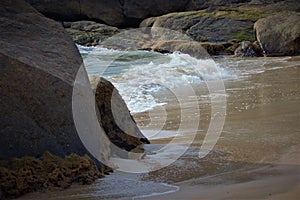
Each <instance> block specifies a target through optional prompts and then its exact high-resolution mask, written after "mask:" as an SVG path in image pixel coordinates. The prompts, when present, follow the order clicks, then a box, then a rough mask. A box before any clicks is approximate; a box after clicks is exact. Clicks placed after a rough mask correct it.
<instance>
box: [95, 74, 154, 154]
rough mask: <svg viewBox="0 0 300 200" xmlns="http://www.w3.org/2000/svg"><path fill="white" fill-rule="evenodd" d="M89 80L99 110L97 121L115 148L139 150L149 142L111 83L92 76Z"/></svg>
mask: <svg viewBox="0 0 300 200" xmlns="http://www.w3.org/2000/svg"><path fill="white" fill-rule="evenodd" d="M90 81H91V84H92V88H93V90H94V92H95V99H96V106H97V108H98V110H99V115H100V117H99V119H100V120H99V123H100V124H101V126H102V127H103V129H104V131H105V133H106V135H107V136H108V138H109V139H110V141H111V142H112V143H113V144H114V145H116V147H117V148H119V149H123V150H126V151H127V152H129V151H132V150H133V151H135V150H137V151H140V150H141V148H140V145H141V144H149V141H148V139H147V138H146V137H145V136H144V135H143V134H142V133H141V131H140V130H139V128H138V127H137V125H136V123H135V121H134V119H133V118H132V116H131V115H130V112H129V110H128V108H127V105H126V104H125V102H124V100H123V99H122V97H121V96H120V94H119V92H118V90H117V89H116V88H115V87H114V86H113V84H112V83H110V82H109V81H107V80H106V79H104V78H100V77H93V76H91V77H90ZM134 149H135V150H134ZM114 150H116V148H114ZM120 151H122V150H120ZM122 154H123V153H122Z"/></svg>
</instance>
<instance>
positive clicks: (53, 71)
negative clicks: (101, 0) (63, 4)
mask: <svg viewBox="0 0 300 200" xmlns="http://www.w3.org/2000/svg"><path fill="white" fill-rule="evenodd" d="M92 25H93V24H92ZM79 26H80V24H79ZM85 28H86V27H85ZM0 32H1V38H0V45H1V49H0V66H1V67H0V72H1V78H0V90H1V96H0V110H1V115H0V163H2V161H8V166H7V167H8V168H10V167H13V166H12V165H9V164H10V163H13V162H12V161H13V160H15V158H23V157H28V156H30V157H33V158H34V159H35V158H37V159H38V160H40V159H41V160H43V159H44V156H42V155H43V154H44V153H45V152H50V153H51V154H53V155H55V156H58V157H60V158H65V157H67V156H69V155H70V154H77V155H78V156H85V155H87V156H88V157H89V158H91V159H89V158H88V157H83V158H78V160H79V163H81V164H82V165H81V164H80V166H82V167H80V166H79V168H80V169H79V171H78V174H77V175H76V177H77V176H80V174H81V175H82V176H83V177H85V175H84V173H89V169H90V170H92V171H91V172H92V173H93V174H92V175H91V176H86V177H87V178H88V179H89V177H90V178H91V179H95V178H96V177H98V175H99V174H100V175H103V174H104V173H105V172H106V171H107V170H109V169H110V168H109V167H106V166H105V165H108V164H109V156H110V141H109V139H108V138H109V137H112V138H114V139H115V140H116V139H120V140H121V141H122V142H120V147H121V148H124V149H126V150H132V149H134V148H135V147H137V146H138V145H139V144H142V143H145V142H148V140H147V139H146V138H144V137H143V136H142V134H141V133H140V132H139V130H138V128H137V127H136V125H135V123H134V121H133V120H132V119H131V121H126V120H128V119H129V118H130V117H131V116H130V115H129V111H128V110H126V109H127V107H126V105H124V102H123V104H122V102H121V103H119V104H118V112H124V114H123V113H117V115H120V117H122V119H121V120H125V123H124V124H126V127H127V129H124V128H123V129H122V133H121V131H120V130H119V129H117V127H116V126H117V125H119V126H120V124H122V123H123V121H122V123H120V122H118V123H117V122H115V119H114V118H113V117H112V115H111V112H110V111H109V107H110V106H111V100H112V99H113V98H114V97H115V96H109V98H106V99H104V100H103V99H102V101H101V106H102V107H105V109H104V111H102V110H101V111H100V112H99V110H98V108H96V106H95V105H96V100H95V95H94V93H93V91H92V89H91V86H90V82H89V79H88V76H87V74H86V71H85V68H84V65H83V62H82V59H81V56H80V54H79V52H78V49H77V48H76V46H75V44H74V42H73V41H72V39H71V37H70V36H69V35H68V34H67V33H66V31H65V30H64V28H63V27H62V26H61V24H59V23H58V22H55V21H53V20H50V19H48V18H45V17H44V16H43V15H42V14H40V13H38V12H37V11H36V10H34V9H33V8H32V7H31V6H30V5H29V4H27V3H25V2H24V1H23V0H14V1H1V2H0ZM106 86H107V87H108V88H106ZM112 88H113V86H112V85H110V84H108V83H106V85H104V86H103V87H99V89H97V95H101V93H102V92H103V93H104V94H106V95H108V92H107V90H109V91H110V90H113V89H112ZM102 90H103V91H102ZM116 98H118V100H119V102H120V101H121V100H120V99H121V97H120V96H118V97H116ZM97 102H98V100H97ZM122 106H123V107H122ZM102 107H101V108H102ZM105 112H107V113H105ZM100 114H101V117H102V118H100ZM107 116H110V117H107ZM124 116H126V117H124ZM102 119H103V120H102ZM117 119H118V118H117ZM130 123H132V124H130ZM112 124H113V127H111V125H112ZM132 127H134V129H131V128H132ZM113 128H116V129H115V130H114V129H113ZM105 130H109V131H108V132H107V133H105ZM114 131H115V132H114ZM129 133H130V134H131V135H130V134H129ZM126 134H128V135H130V140H129V139H128V137H129V136H127V135H126ZM108 136H109V137H108ZM117 136H118V137H117ZM134 136H136V137H134ZM115 140H113V142H115ZM127 142H128V144H127ZM140 150H141V149H140ZM69 158H70V159H72V158H74V156H71V157H67V158H66V162H67V160H68V159H69ZM24 159H25V158H24ZM57 159H58V158H57ZM57 159H56V158H55V159H54V160H57ZM76 159H77V157H76ZM25 160H26V159H25ZM38 160H35V161H32V162H31V161H30V162H29V161H28V162H27V161H24V163H31V164H34V163H35V164H36V163H37V164H38V163H39V161H38ZM80 160H81V161H82V162H81V161H80ZM51 162H52V161H51ZM55 162H56V161H55ZM60 162H64V161H63V160H62V159H59V160H58V161H57V163H60ZM73 164H74V165H75V163H71V164H70V165H72V166H73ZM28 165H30V164H28ZM38 165H39V164H38ZM66 165H69V164H66ZM51 166H52V164H51ZM93 166H97V167H98V169H97V170H98V172H97V170H94V169H95V168H93ZM75 168H76V167H75ZM75 168H74V169H72V170H73V171H74V170H75V171H76V170H77V169H75ZM43 169H44V168H43ZM68 169H69V168H64V164H62V166H58V169H57V167H55V166H54V167H50V166H48V167H45V170H50V171H49V173H50V174H52V175H53V176H51V177H49V179H51V182H49V184H50V186H51V184H54V185H55V184H56V185H55V186H57V187H65V186H67V185H68V184H69V182H72V181H75V180H77V179H78V177H77V178H76V177H75V176H74V177H73V176H70V177H69V178H66V177H67V176H68V175H65V174H64V173H71V174H72V172H68ZM12 170H14V169H12ZM21 170H23V171H24V170H25V171H24V173H25V175H24V174H23V172H22V174H19V173H15V172H12V174H11V175H12V176H9V173H10V172H8V171H5V169H3V168H1V170H0V173H1V176H0V178H1V181H0V182H1V184H2V183H5V184H6V185H5V184H4V186H3V185H1V191H0V194H1V193H2V195H3V193H5V192H6V190H10V194H9V195H11V196H13V194H12V193H13V192H16V195H18V194H22V193H23V192H28V191H34V190H38V189H39V188H40V186H39V184H40V182H41V181H43V179H39V178H40V177H39V175H40V174H35V172H32V170H33V171H35V167H34V166H33V168H30V170H31V172H30V171H28V170H29V168H24V169H23V168H22V169H21ZM37 170H38V169H37ZM72 170H71V171H72ZM27 171H28V172H27ZM94 172H95V173H96V172H97V173H96V174H94ZM47 173H48V172H47ZM49 173H48V174H49ZM82 173H83V174H82ZM23 175H24V176H23ZM26 175H28V177H27V178H26V177H25V176H26ZM7 176H9V177H7ZM36 176H37V177H36ZM47 176H48V175H47ZM6 178H8V179H6ZM42 178H43V177H42ZM37 179H38V180H37ZM88 179H86V180H88ZM78 180H79V179H78ZM84 180H85V179H84ZM18 181H21V182H20V183H19V182H18ZM24 181H25V182H26V181H27V182H26V183H25V182H24ZM36 181H38V182H36ZM27 183H28V184H29V185H30V187H27V185H26V184H27ZM7 184H12V185H7ZM18 184H21V185H18ZM22 184H23V185H22ZM19 186H20V187H19ZM23 186H24V187H23ZM43 187H44V186H43ZM3 188H4V189H3ZM14 188H15V189H16V188H17V189H16V190H15V191H13V189H14ZM22 188H23V189H22ZM19 189H20V190H19ZM3 190H4V191H3Z"/></svg>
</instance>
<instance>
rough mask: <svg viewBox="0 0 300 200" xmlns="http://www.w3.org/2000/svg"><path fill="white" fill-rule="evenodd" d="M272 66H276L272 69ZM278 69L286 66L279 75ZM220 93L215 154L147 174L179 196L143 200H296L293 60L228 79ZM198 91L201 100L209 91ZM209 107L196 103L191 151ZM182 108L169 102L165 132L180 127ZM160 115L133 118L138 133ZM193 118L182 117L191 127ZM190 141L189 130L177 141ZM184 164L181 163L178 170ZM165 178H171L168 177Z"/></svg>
mask: <svg viewBox="0 0 300 200" xmlns="http://www.w3.org/2000/svg"><path fill="white" fill-rule="evenodd" d="M276 65H278V66H279V67H278V68H274V66H276ZM284 65H286V67H283V68H281V67H282V66H284ZM241 67H242V66H241ZM268 67H269V68H270V70H269V69H268ZM271 68H272V69H271ZM225 86H226V94H227V114H226V122H225V126H224V128H223V131H222V133H221V137H220V138H219V140H218V142H217V144H216V146H215V147H214V150H213V152H212V153H211V154H209V155H208V156H206V158H204V159H202V160H201V159H199V158H196V157H193V156H190V157H189V158H188V159H179V161H178V162H175V163H174V164H173V165H171V166H169V167H167V168H164V169H162V170H160V171H157V172H151V173H149V175H148V176H146V179H147V180H156V181H162V182H168V183H173V184H175V185H177V186H179V187H180V190H179V191H177V192H174V193H171V194H167V195H162V196H153V197H150V198H148V199H298V198H299V196H300V123H299V122H300V121H299V120H300V100H299V99H300V62H299V57H294V58H292V59H289V60H288V61H287V62H286V63H280V64H277V63H276V62H273V63H271V64H270V65H267V66H266V70H264V72H260V73H254V74H250V75H248V76H245V77H242V78H241V79H238V80H227V81H225ZM198 92H199V94H201V95H202V96H203V94H205V92H207V90H205V87H203V88H198ZM171 96H172V95H170V97H171ZM170 99H172V98H170ZM185 102H188V100H186V101H185ZM176 105H177V106H176ZM209 105H210V103H209V100H208V99H205V97H203V98H202V99H201V100H200V101H199V106H200V111H201V117H200V128H199V130H198V133H197V135H196V137H195V140H194V142H193V144H192V146H194V147H196V148H197V147H200V146H201V144H202V142H203V138H204V135H205V133H206V131H207V128H208V124H209V122H210V117H211V116H210V112H211V110H210V106H209ZM179 107H180V108H179ZM181 109H190V108H189V104H188V103H186V104H184V105H182V104H181V105H179V104H178V101H176V98H174V99H173V101H172V100H171V101H170V102H169V104H168V106H167V108H166V113H167V114H166V116H167V120H166V122H165V123H164V129H165V130H176V128H178V124H180V121H179V120H178V116H180V110H181ZM160 115H161V111H159V110H157V111H155V110H153V111H151V114H150V115H149V114H146V113H144V114H139V115H136V116H135V118H136V121H137V122H138V124H139V125H140V126H141V127H142V129H143V128H144V129H151V130H153V129H154V130H155V127H156V126H158V125H160V122H159V120H160ZM192 115H193V111H192V110H190V115H187V116H181V117H184V118H190V122H191V123H196V122H195V121H193V117H192ZM188 135H189V134H188V130H187V133H186V136H180V137H181V138H182V141H183V142H182V143H184V141H185V140H184V137H188ZM180 137H178V138H180ZM170 140H171V138H169V139H160V140H159V139H154V140H153V141H152V143H157V144H160V143H163V144H167V143H168V142H170ZM178 141H180V139H179V140H178ZM179 143H180V142H179ZM182 161H183V162H184V164H182V165H181V164H180V162H182ZM195 162H196V164H191V163H195ZM192 165H194V166H193V167H191V166H192ZM170 171H173V172H174V173H175V171H177V173H176V175H172V173H170ZM146 199H147V198H146Z"/></svg>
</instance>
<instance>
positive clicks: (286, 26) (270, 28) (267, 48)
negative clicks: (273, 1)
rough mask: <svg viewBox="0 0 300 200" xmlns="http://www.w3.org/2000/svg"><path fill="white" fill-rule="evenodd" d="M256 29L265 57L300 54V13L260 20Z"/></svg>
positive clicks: (283, 13)
mask: <svg viewBox="0 0 300 200" xmlns="http://www.w3.org/2000/svg"><path fill="white" fill-rule="evenodd" d="M254 29H255V32H256V37H257V40H258V42H259V43H260V45H261V47H262V49H263V51H264V54H265V55H267V56H280V55H296V54H300V13H297V12H282V13H278V14H276V15H272V16H269V17H266V18H263V19H260V20H258V21H257V22H256V23H255V24H254Z"/></svg>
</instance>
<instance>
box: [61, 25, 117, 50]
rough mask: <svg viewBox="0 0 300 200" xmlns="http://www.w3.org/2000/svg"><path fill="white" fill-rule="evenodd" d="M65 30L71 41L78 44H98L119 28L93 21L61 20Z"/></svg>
mask: <svg viewBox="0 0 300 200" xmlns="http://www.w3.org/2000/svg"><path fill="white" fill-rule="evenodd" d="M63 26H64V27H65V28H66V31H67V32H68V33H69V34H70V35H71V36H72V38H73V41H74V42H76V43H77V44H80V45H87V46H89V45H98V44H99V43H100V42H102V41H104V40H105V39H107V38H109V37H111V36H113V35H115V34H116V33H118V32H119V29H118V28H116V27H113V26H108V25H105V24H100V23H96V22H93V21H76V22H63Z"/></svg>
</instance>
